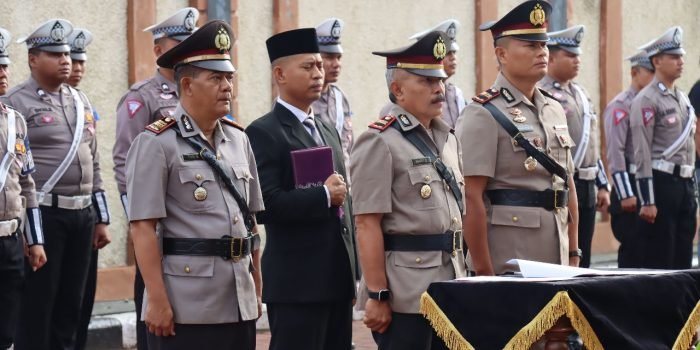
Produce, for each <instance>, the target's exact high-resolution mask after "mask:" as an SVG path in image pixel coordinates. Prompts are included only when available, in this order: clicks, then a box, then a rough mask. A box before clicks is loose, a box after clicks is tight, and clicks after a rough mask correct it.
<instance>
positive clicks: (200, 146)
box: [173, 127, 255, 235]
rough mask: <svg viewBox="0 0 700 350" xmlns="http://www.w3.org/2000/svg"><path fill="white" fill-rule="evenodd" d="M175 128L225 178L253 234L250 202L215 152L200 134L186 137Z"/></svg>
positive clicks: (249, 230) (250, 232) (245, 222)
mask: <svg viewBox="0 0 700 350" xmlns="http://www.w3.org/2000/svg"><path fill="white" fill-rule="evenodd" d="M173 130H175V133H177V136H180V137H182V138H183V139H184V140H185V141H186V142H187V143H188V144H189V145H190V146H192V148H194V149H195V150H196V151H197V153H199V155H200V156H201V157H202V159H204V161H205V162H207V164H209V166H210V167H211V168H212V169H214V171H216V173H217V174H219V176H220V177H221V178H222V179H223V180H224V184H225V185H226V188H227V189H228V190H229V192H231V195H233V198H234V199H235V200H236V203H238V207H239V208H240V209H241V215H243V224H245V228H246V229H247V230H248V235H250V234H252V232H253V226H254V225H255V221H254V220H253V214H251V212H250V209H249V208H248V204H247V203H246V201H245V199H243V196H241V194H240V193H239V192H238V190H237V189H236V186H235V185H234V184H233V180H231V178H230V177H229V176H228V175H227V174H226V172H225V171H224V169H223V168H222V167H221V165H220V164H219V162H218V161H217V160H216V155H214V152H212V151H211V150H210V149H209V148H208V147H207V146H205V145H204V143H203V142H200V140H198V139H200V138H201V137H200V136H198V135H195V136H191V137H184V136H182V133H181V132H180V129H179V128H177V127H176V128H173Z"/></svg>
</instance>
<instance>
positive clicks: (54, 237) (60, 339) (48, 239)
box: [15, 206, 96, 350]
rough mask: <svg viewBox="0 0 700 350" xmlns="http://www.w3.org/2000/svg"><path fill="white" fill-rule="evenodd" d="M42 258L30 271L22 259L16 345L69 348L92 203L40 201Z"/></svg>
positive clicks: (86, 260)
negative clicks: (71, 205) (66, 205)
mask: <svg viewBox="0 0 700 350" xmlns="http://www.w3.org/2000/svg"><path fill="white" fill-rule="evenodd" d="M41 215H42V222H43V229H44V239H45V243H44V250H45V251H46V257H47V263H46V265H44V267H42V268H41V269H39V270H37V271H36V272H32V270H31V267H30V266H29V264H28V263H25V267H26V270H25V271H27V279H26V285H25V289H24V293H23V296H22V312H21V315H20V319H19V324H18V327H17V339H16V341H15V349H16V350H25V349H26V350H43V349H52V350H53V349H72V348H73V346H74V345H75V344H74V342H75V335H76V330H77V327H78V321H79V320H80V308H81V306H82V303H83V293H84V291H85V281H86V279H87V274H88V270H89V266H90V258H91V255H92V252H91V251H92V239H93V235H94V233H95V222H96V220H95V213H94V210H93V208H92V207H88V208H85V209H82V210H66V209H60V208H52V207H45V206H42V207H41Z"/></svg>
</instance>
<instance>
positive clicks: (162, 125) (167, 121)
mask: <svg viewBox="0 0 700 350" xmlns="http://www.w3.org/2000/svg"><path fill="white" fill-rule="evenodd" d="M176 123H177V122H176V121H175V118H173V117H163V118H160V119H158V120H156V121H154V122H153V123H151V124H149V125H148V126H146V130H148V131H151V132H153V133H155V134H156V135H158V134H160V133H162V132H163V131H165V130H167V129H168V128H170V127H171V126H173V125H175V124H176Z"/></svg>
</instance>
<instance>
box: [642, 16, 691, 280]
mask: <svg viewBox="0 0 700 350" xmlns="http://www.w3.org/2000/svg"><path fill="white" fill-rule="evenodd" d="M682 35H683V31H682V29H681V28H680V27H672V28H670V29H669V30H668V31H666V32H665V33H664V34H663V35H662V36H661V37H659V38H658V39H656V40H653V41H651V42H650V43H648V44H646V45H644V46H643V47H641V48H640V49H643V50H644V51H646V53H647V56H648V57H649V59H650V60H651V62H652V64H653V65H654V69H655V76H654V80H652V81H651V83H649V85H647V86H646V87H645V88H644V89H642V91H640V92H639V94H637V96H636V97H635V98H634V100H633V101H632V112H631V115H630V118H631V119H630V127H631V128H632V141H633V145H634V158H635V160H634V163H635V165H636V166H637V178H636V180H637V186H638V195H639V200H640V202H641V206H642V207H641V210H640V212H639V216H640V219H641V220H640V221H639V227H638V229H639V236H640V239H642V240H643V244H644V248H643V257H642V267H647V268H660V269H688V268H690V267H691V263H692V256H693V246H692V243H693V237H694V236H695V225H696V218H695V211H696V209H697V202H696V200H695V182H694V181H693V171H694V168H695V167H694V161H695V139H694V136H695V121H696V118H695V111H694V110H693V107H692V106H691V104H690V101H689V100H688V97H687V96H686V95H685V93H684V92H683V91H681V90H680V89H679V88H678V87H677V86H676V85H675V81H676V80H677V79H678V78H680V76H681V73H682V72H683V55H684V54H685V50H683V48H682V47H681V40H682Z"/></svg>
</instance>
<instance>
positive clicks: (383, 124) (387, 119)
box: [369, 115, 396, 131]
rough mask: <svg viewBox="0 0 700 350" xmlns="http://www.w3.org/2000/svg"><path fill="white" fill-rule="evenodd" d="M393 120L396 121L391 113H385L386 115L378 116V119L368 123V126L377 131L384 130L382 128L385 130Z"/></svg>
mask: <svg viewBox="0 0 700 350" xmlns="http://www.w3.org/2000/svg"><path fill="white" fill-rule="evenodd" d="M395 121H396V117H394V116H393V115H386V116H383V117H381V118H379V120H377V121H374V122H372V123H371V124H369V127H370V128H372V129H377V130H379V131H384V130H386V128H388V127H389V126H390V125H391V124H392V123H393V122H395Z"/></svg>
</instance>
